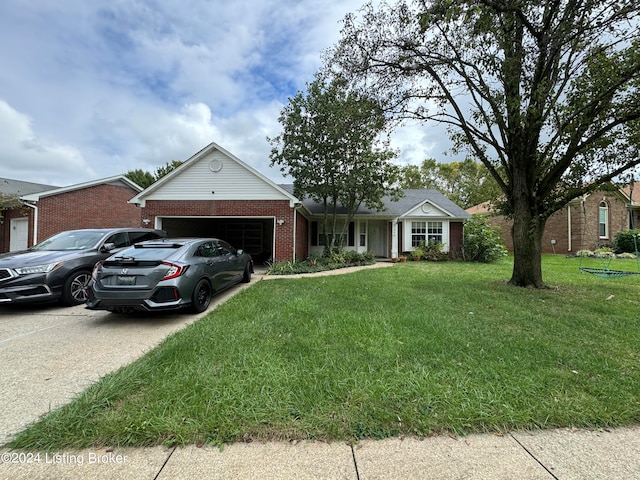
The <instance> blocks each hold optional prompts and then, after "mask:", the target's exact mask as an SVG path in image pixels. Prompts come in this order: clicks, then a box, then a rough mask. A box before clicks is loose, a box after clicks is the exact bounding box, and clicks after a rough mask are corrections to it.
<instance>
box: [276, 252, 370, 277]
mask: <svg viewBox="0 0 640 480" xmlns="http://www.w3.org/2000/svg"><path fill="white" fill-rule="evenodd" d="M375 261H376V257H375V254H374V253H373V252H366V253H358V252H354V251H334V252H332V253H329V254H327V255H319V254H316V253H312V254H311V255H309V258H307V259H305V260H301V261H298V262H292V261H287V262H278V263H274V264H272V265H269V266H268V268H267V274H268V275H293V274H296V273H315V272H322V271H325V270H335V269H338V268H344V267H351V266H354V265H371V264H373V263H375Z"/></svg>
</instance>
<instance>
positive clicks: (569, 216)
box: [567, 204, 572, 252]
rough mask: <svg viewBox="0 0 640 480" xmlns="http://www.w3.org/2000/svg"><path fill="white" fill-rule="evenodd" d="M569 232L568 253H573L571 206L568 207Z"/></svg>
mask: <svg viewBox="0 0 640 480" xmlns="http://www.w3.org/2000/svg"><path fill="white" fill-rule="evenodd" d="M567 230H568V233H569V241H568V242H567V245H568V251H569V252H571V251H572V250H571V248H572V244H571V233H572V232H571V204H569V205H567Z"/></svg>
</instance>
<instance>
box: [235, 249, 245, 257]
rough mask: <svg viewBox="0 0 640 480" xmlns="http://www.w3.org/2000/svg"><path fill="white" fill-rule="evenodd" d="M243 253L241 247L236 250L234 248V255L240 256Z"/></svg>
mask: <svg viewBox="0 0 640 480" xmlns="http://www.w3.org/2000/svg"><path fill="white" fill-rule="evenodd" d="M243 253H244V250H242V249H241V248H239V249H238V250H236V255H238V256H240V255H242V254H243Z"/></svg>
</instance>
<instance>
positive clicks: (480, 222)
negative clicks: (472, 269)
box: [462, 214, 507, 263]
mask: <svg viewBox="0 0 640 480" xmlns="http://www.w3.org/2000/svg"><path fill="white" fill-rule="evenodd" d="M499 232H500V230H499V228H497V227H492V226H491V224H490V223H489V220H488V219H487V217H485V216H484V215H481V214H475V215H472V216H471V218H470V219H469V220H467V223H466V224H465V226H464V244H463V247H462V254H463V257H464V259H465V260H466V261H468V262H482V263H490V262H493V261H495V260H498V259H499V258H501V257H504V256H506V255H507V248H506V247H505V245H504V243H503V242H502V239H501V238H500V234H499Z"/></svg>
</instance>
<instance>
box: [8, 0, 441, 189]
mask: <svg viewBox="0 0 640 480" xmlns="http://www.w3.org/2000/svg"><path fill="white" fill-rule="evenodd" d="M361 5H362V1H361V0H323V1H319V0H247V1H244V2H228V1H223V0H108V1H105V0H90V1H87V0H63V1H50V0H29V1H24V0H2V2H0V65H2V68H1V69H0V177H4V178H11V179H17V180H24V181H30V182H36V183H45V184H49V185H56V186H66V185H72V184H76V183H82V182H85V181H91V180H95V179H99V178H104V177H109V176H112V175H119V174H123V173H126V172H127V171H129V170H134V169H143V170H147V171H150V172H153V171H155V169H156V168H157V167H159V166H163V165H165V164H166V163H167V162H170V161H172V160H185V159H187V158H189V157H190V156H191V155H193V154H194V153H196V152H197V151H199V150H200V149H201V148H203V147H204V146H206V145H208V144H209V143H211V142H216V143H217V144H219V145H220V146H222V147H224V148H226V149H227V150H229V151H230V152H232V153H233V154H235V155H236V156H238V157H239V158H240V159H241V160H243V161H245V162H246V163H248V164H249V165H251V166H253V167H254V168H256V169H257V170H259V171H260V172H261V173H263V174H265V175H266V176H267V177H269V178H271V179H272V180H274V181H282V178H281V176H280V172H279V171H278V170H277V169H274V168H270V167H269V150H270V146H269V144H268V142H267V140H266V137H267V136H275V135H277V134H278V133H280V130H281V125H280V124H279V123H278V115H279V113H280V111H281V109H282V107H283V106H284V105H285V104H286V103H287V101H288V99H289V97H292V96H293V95H295V93H296V92H297V91H299V90H304V88H305V83H306V82H309V81H311V80H312V76H313V73H314V72H315V71H316V70H317V69H318V67H319V66H320V55H321V52H322V51H323V50H325V49H327V48H329V47H330V46H332V45H333V44H334V43H335V42H336V41H337V40H338V39H339V34H340V28H341V19H342V18H343V17H344V15H345V14H346V13H349V12H352V11H356V10H357V9H358V8H359V7H360V6H361ZM434 138H436V134H435V133H434V132H433V130H431V131H430V129H429V128H425V127H420V128H417V127H413V128H405V129H404V130H402V131H400V132H398V134H396V135H395V136H394V139H393V142H394V144H393V146H394V147H395V148H399V149H400V150H401V159H400V163H403V164H405V163H408V162H414V163H418V162H420V161H422V159H424V158H426V157H434V158H436V159H440V158H442V150H443V148H444V147H442V146H439V145H436V144H435V143H434V141H433V139H434ZM286 181H290V180H286Z"/></svg>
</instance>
